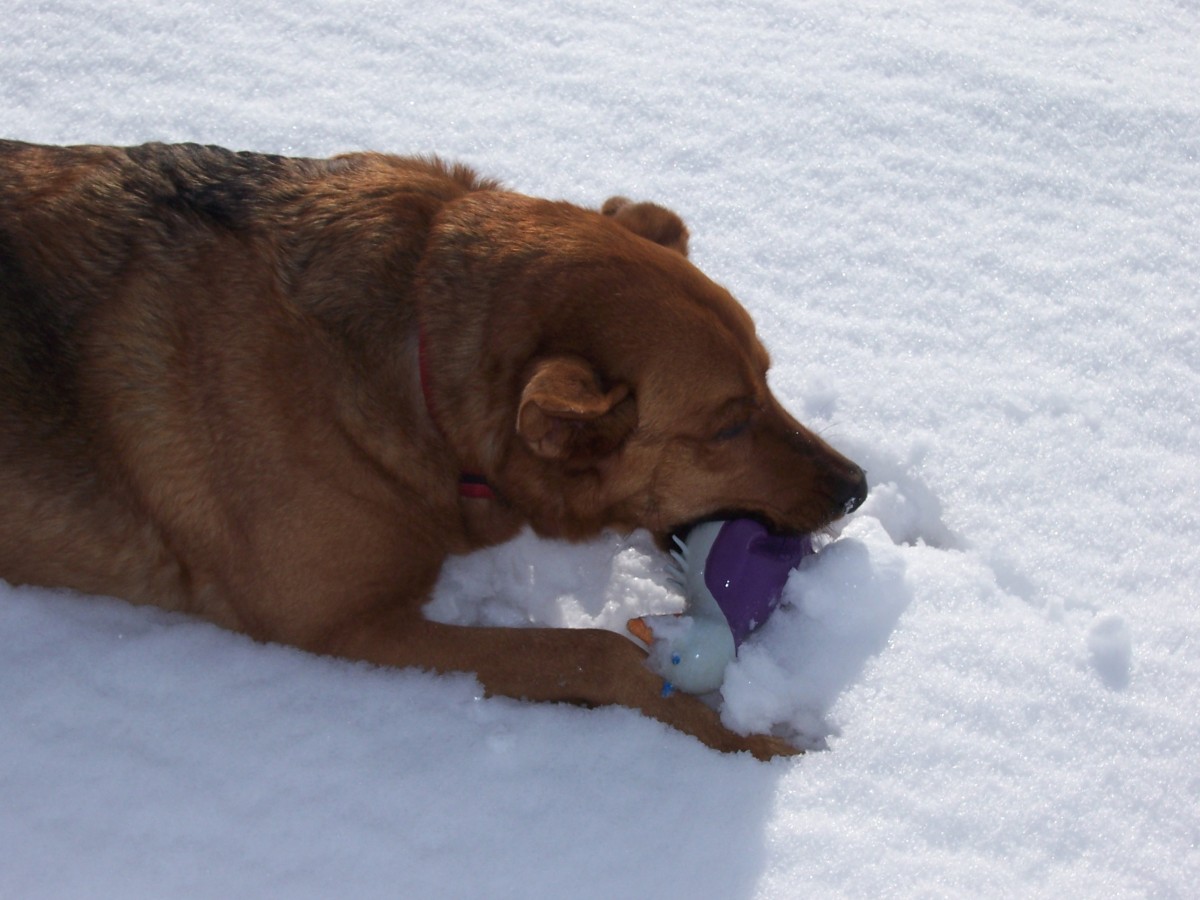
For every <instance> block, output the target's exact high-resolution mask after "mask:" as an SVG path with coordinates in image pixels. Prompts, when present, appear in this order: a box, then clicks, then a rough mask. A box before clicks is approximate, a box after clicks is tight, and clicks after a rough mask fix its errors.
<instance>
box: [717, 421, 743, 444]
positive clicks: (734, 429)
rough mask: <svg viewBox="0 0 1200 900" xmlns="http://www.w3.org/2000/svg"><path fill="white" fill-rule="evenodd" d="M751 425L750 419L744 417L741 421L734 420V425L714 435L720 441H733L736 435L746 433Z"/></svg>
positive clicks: (739, 435)
mask: <svg viewBox="0 0 1200 900" xmlns="http://www.w3.org/2000/svg"><path fill="white" fill-rule="evenodd" d="M749 427H750V420H749V419H742V420H741V421H739V422H734V423H733V424H732V425H729V426H726V427H725V428H722V429H721V430H720V431H718V432H717V433H716V434H715V435H714V436H713V437H714V439H715V440H718V441H731V440H733V439H734V438H736V437H741V436H742V435H743V434H745V433H746V429H748V428H749Z"/></svg>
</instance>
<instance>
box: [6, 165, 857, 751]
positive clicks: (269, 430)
mask: <svg viewBox="0 0 1200 900" xmlns="http://www.w3.org/2000/svg"><path fill="white" fill-rule="evenodd" d="M605 212H606V215H602V214H599V213H596V212H592V211H589V210H585V209H581V208H579V207H576V206H572V205H570V204H567V203H554V202H549V201H546V200H536V199H532V198H529V197H524V196H520V195H517V194H512V193H507V192H504V191H502V190H500V189H499V188H498V187H497V185H496V184H494V183H493V182H490V181H484V180H481V179H479V178H477V177H476V176H475V175H474V174H473V173H472V172H470V171H469V170H467V169H465V168H462V167H458V166H454V167H451V166H446V165H443V164H442V163H440V162H437V161H426V160H414V159H401V158H396V157H390V156H383V155H377V154H354V155H349V156H342V157H337V158H335V159H331V160H306V159H285V158H280V157H274V156H264V155H257V154H248V153H231V152H228V151H225V150H220V149H216V148H207V147H198V146H191V145H188V146H163V145H147V146H142V147H133V148H129V149H116V148H107V147H72V148H51V147H40V146H33V145H29V144H23V143H16V142H0V577H3V578H5V579H7V580H9V581H11V582H14V583H32V584H41V585H57V586H66V587H71V588H75V589H77V590H79V591H83V592H85V593H92V594H110V595H115V596H118V597H123V598H125V599H127V600H130V601H132V602H134V603H152V604H156V605H158V606H162V607H166V608H168V609H174V610H181V611H185V612H189V613H194V614H197V615H200V616H203V617H205V618H207V619H210V620H212V621H214V622H216V623H219V624H220V625H223V626H225V627H228V628H231V629H235V630H238V631H241V632H245V633H246V634H249V635H251V636H253V637H254V638H257V639H259V640H264V641H279V642H283V643H287V644H292V645H295V646H298V647H303V648H307V649H310V650H313V651H316V652H319V653H331V654H336V655H340V656H346V657H351V658H355V659H363V660H369V661H372V662H375V663H381V664H387V665H396V666H420V667H424V668H429V669H434V670H437V671H463V672H473V673H475V674H476V675H477V676H478V678H479V680H480V682H481V683H482V684H483V685H484V687H485V689H486V690H487V691H488V692H490V693H494V694H504V695H508V696H512V697H523V698H528V699H530V700H552V701H570V702H579V703H584V704H607V703H616V704H623V705H625V706H629V707H634V708H636V709H640V710H642V711H644V712H645V713H647V714H648V715H651V716H654V717H657V718H659V719H661V720H662V721H664V722H667V723H669V724H671V725H673V726H675V727H676V728H679V729H681V730H683V731H685V732H688V733H690V734H694V735H696V736H697V737H699V738H700V739H701V740H703V741H704V742H706V743H708V744H709V745H711V746H713V747H717V748H719V749H722V750H742V749H746V750H750V751H751V752H753V753H754V754H755V755H757V756H760V757H766V756H770V755H772V754H774V753H782V752H788V750H789V748H788V746H787V745H786V744H784V743H783V742H781V741H779V740H777V739H775V738H772V737H769V736H750V737H743V736H739V735H737V734H733V733H731V732H729V731H728V730H726V729H725V728H723V727H722V726H721V724H720V721H719V719H718V717H717V716H716V714H715V713H713V712H712V711H711V710H710V709H709V708H708V707H707V706H705V705H704V704H703V703H701V702H700V701H699V700H697V699H695V698H692V697H688V696H686V695H679V694H676V695H673V696H666V697H664V696H663V694H662V691H661V688H662V682H661V680H660V679H659V678H657V677H656V676H654V675H653V674H652V673H651V672H650V671H649V670H648V669H647V668H646V667H645V666H644V664H643V653H642V651H641V650H640V649H639V648H638V647H637V646H636V645H635V644H633V643H632V642H630V641H628V640H626V639H625V638H624V637H622V636H620V635H617V634H613V633H609V632H604V631H596V630H559V629H536V628H533V629H500V628H497V629H488V628H465V627H454V626H449V625H443V624H437V623H433V622H429V621H426V620H425V618H424V617H423V616H422V613H421V608H422V605H423V604H424V602H425V600H426V597H427V594H428V593H429V591H430V589H431V587H432V585H433V583H434V580H435V579H436V577H437V575H438V570H439V569H440V567H441V565H442V562H443V560H444V559H445V558H446V556H447V555H448V554H452V553H465V552H467V551H469V550H472V549H475V548H477V547H482V546H485V545H487V544H491V543H495V542H498V541H502V540H505V539H507V538H508V537H510V536H512V535H513V534H514V533H515V532H516V531H517V530H518V529H519V528H521V527H522V526H523V525H525V524H529V525H531V526H532V527H533V528H534V529H535V530H536V531H537V532H538V533H540V534H543V535H549V536H555V537H562V538H568V539H579V538H585V537H588V536H589V535H595V534H596V533H597V532H599V531H600V530H601V529H604V528H618V529H633V528H646V529H649V530H650V531H651V532H653V533H654V534H655V535H656V536H657V537H658V538H659V540H660V541H662V542H665V541H666V540H667V538H668V536H669V535H670V534H671V533H672V532H674V531H676V530H678V529H681V528H685V527H686V526H688V525H689V524H690V523H693V522H695V521H697V520H699V519H702V518H704V517H707V516H713V515H716V514H719V513H740V514H749V515H754V516H757V517H760V518H761V519H764V520H766V521H767V522H769V523H770V524H772V525H773V526H774V527H776V528H779V529H786V530H791V531H802V532H808V531H813V530H816V529H819V528H822V527H823V526H825V525H827V524H828V523H829V522H831V521H832V520H834V519H836V518H837V517H839V516H841V515H842V514H844V513H845V512H847V511H848V510H850V509H853V508H854V507H855V506H857V505H858V504H859V503H860V502H861V501H862V499H863V497H864V496H865V493H866V482H865V479H864V477H863V473H862V471H861V470H860V469H859V468H858V467H857V466H855V465H854V464H853V463H851V462H849V461H848V460H846V459H845V458H843V457H842V456H840V455H839V454H837V453H836V452H834V451H833V450H832V449H830V448H829V447H828V446H826V445H825V444H824V443H823V442H822V441H821V440H819V439H818V438H817V437H815V436H814V435H812V434H811V433H809V432H808V431H806V430H804V428H802V427H801V426H800V425H799V424H798V423H797V422H796V421H795V420H793V419H792V418H791V417H790V416H788V414H787V413H786V412H784V411H783V409H781V408H780V406H779V404H778V403H777V402H776V400H775V399H774V397H773V396H772V395H771V393H770V392H769V391H768V389H767V384H766V379H765V375H766V369H767V364H768V361H767V355H766V353H765V352H764V350H763V348H762V346H761V345H760V343H759V341H758V340H757V338H756V337H755V334H754V328H753V325H752V323H751V321H750V318H749V316H748V315H747V314H746V312H745V311H744V310H743V309H742V307H741V306H739V305H738V304H737V303H736V302H735V301H734V300H733V298H732V297H730V295H729V294H728V293H727V292H726V291H724V290H723V289H722V288H720V287H718V286H717V285H715V284H713V283H712V282H711V281H709V280H708V279H707V278H705V277H704V275H702V274H701V273H700V272H699V271H698V270H697V269H695V268H694V267H693V266H692V265H691V264H689V263H688V261H687V259H686V258H685V256H684V252H686V244H687V231H686V229H684V227H683V224H682V222H680V221H679V219H678V217H676V216H675V215H674V214H673V213H671V212H669V211H667V210H664V209H662V208H661V207H657V206H654V205H653V204H630V203H628V202H627V201H624V200H621V199H616V198H615V199H614V200H613V201H610V203H609V204H608V205H607V207H606V210H605ZM655 241H658V242H659V243H655ZM660 244H662V246H660Z"/></svg>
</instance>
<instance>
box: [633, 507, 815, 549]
mask: <svg viewBox="0 0 1200 900" xmlns="http://www.w3.org/2000/svg"><path fill="white" fill-rule="evenodd" d="M726 519H752V520H754V521H755V522H758V524H760V525H762V526H763V528H765V529H766V530H767V532H768V533H769V534H771V535H773V536H775V537H798V536H800V535H801V534H802V533H803V532H799V531H796V530H795V529H792V528H784V527H782V526H781V525H779V523H777V522H775V521H773V520H772V519H771V518H770V517H769V516H766V515H764V514H762V513H761V512H750V511H747V510H744V509H725V510H719V511H717V512H714V513H711V514H709V515H707V516H701V517H700V518H697V519H692V520H690V521H687V522H682V523H680V524H678V525H675V526H674V527H672V528H668V529H667V530H666V531H663V532H660V533H656V534H655V535H654V541H655V543H656V544H658V547H659V549H661V550H670V549H671V548H673V547H675V546H676V545H677V544H678V543H682V542H685V541H687V538H688V535H689V534H691V533H692V529H694V528H696V526H698V525H703V524H704V523H706V522H717V521H723V520H726Z"/></svg>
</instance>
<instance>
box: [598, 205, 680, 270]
mask: <svg viewBox="0 0 1200 900" xmlns="http://www.w3.org/2000/svg"><path fill="white" fill-rule="evenodd" d="M600 212H601V213H603V214H604V215H606V216H608V217H609V218H610V219H612V220H613V221H614V222H617V223H618V224H620V225H624V226H625V227H626V228H628V229H629V230H630V231H632V232H633V233H634V234H637V235H641V236H642V237H644V238H646V240H649V241H654V243H656V244H662V245H663V246H664V247H666V248H667V249H669V250H674V251H675V252H676V253H681V254H683V255H684V256H687V248H688V230H687V226H686V225H684V224H683V219H681V218H679V216H677V215H676V214H675V213H673V212H671V210H669V209H667V208H666V207H665V206H659V205H658V204H657V203H633V202H631V201H630V200H628V199H627V198H625V197H609V198H608V199H607V200H605V201H604V205H603V206H602V207H600Z"/></svg>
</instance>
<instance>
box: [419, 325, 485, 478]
mask: <svg viewBox="0 0 1200 900" xmlns="http://www.w3.org/2000/svg"><path fill="white" fill-rule="evenodd" d="M417 373H418V375H419V376H420V380H421V396H422V397H424V398H425V409H426V411H427V412H428V413H429V419H430V421H432V422H433V427H434V428H436V429H437V430H438V432H439V433H440V434H441V436H442V439H443V440H445V441H446V442H447V443H449V438H448V437H447V435H446V431H445V429H443V428H442V424H441V422H440V421H439V420H438V411H437V404H436V403H435V402H434V399H433V389H432V388H431V387H430V377H429V348H428V343H427V341H426V340H425V329H424V328H422V327H420V326H417ZM458 495H459V496H460V497H467V498H469V499H472V500H495V499H496V492H495V490H494V489H493V488H492V486H491V485H490V484H488V480H487V478H486V477H485V476H483V475H482V474H480V473H478V472H462V473H460V474H459V476H458Z"/></svg>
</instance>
